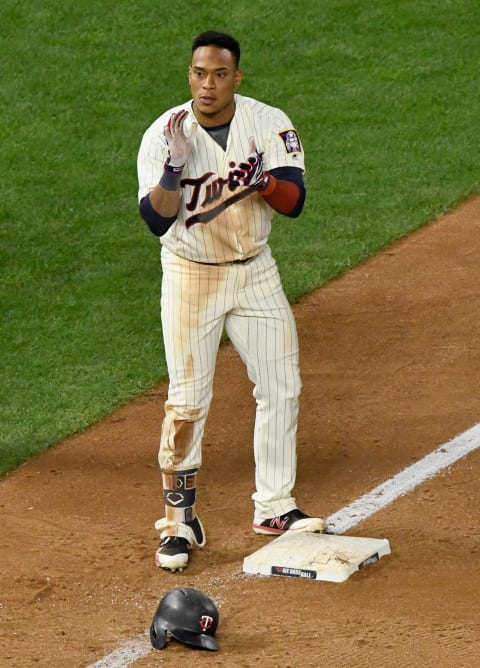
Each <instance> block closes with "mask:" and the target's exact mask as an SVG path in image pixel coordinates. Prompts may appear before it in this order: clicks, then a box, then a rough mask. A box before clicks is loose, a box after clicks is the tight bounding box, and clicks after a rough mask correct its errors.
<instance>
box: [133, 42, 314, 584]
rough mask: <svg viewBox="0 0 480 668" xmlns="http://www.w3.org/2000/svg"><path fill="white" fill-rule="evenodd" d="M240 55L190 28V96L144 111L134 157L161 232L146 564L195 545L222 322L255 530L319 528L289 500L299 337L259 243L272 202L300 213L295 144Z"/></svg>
mask: <svg viewBox="0 0 480 668" xmlns="http://www.w3.org/2000/svg"><path fill="white" fill-rule="evenodd" d="M239 63H240V47H239V44H238V42H237V41H236V40H235V39H234V38H233V37H231V36H230V35H227V34H225V33H219V32H205V33H202V34H200V35H198V37H197V38H196V39H195V40H194V42H193V45H192V61H191V65H190V67H189V72H188V77H189V84H190V89H191V94H192V99H190V100H188V101H187V102H184V103H183V104H180V105H178V106H176V107H173V108H172V109H170V110H169V111H166V112H165V113H164V114H162V115H161V116H160V117H159V118H158V119H157V120H156V121H154V122H153V124H152V125H151V126H150V127H149V128H148V129H147V130H146V132H145V134H144V136H143V138H142V142H141V145H140V149H139V153H138V164H137V167H138V180H139V190H138V201H139V208H140V213H141V216H142V217H143V219H144V220H145V222H146V224H147V225H148V227H149V229H150V230H151V231H152V232H153V233H154V234H155V235H157V236H158V237H159V238H160V242H161V262H162V271H163V278H162V290H161V314H162V329H163V337H164V344H165V354H166V360H167V367H168V374H169V390H168V399H167V401H166V403H165V417H164V420H163V424H162V431H161V437H160V448H159V455H158V460H159V465H160V469H161V473H162V482H163V501H164V506H165V515H164V517H162V519H160V520H158V521H157V522H156V523H155V527H156V529H157V530H158V531H159V532H160V545H159V548H158V549H157V551H156V555H155V562H156V564H157V565H158V566H160V567H162V568H164V569H167V570H171V571H176V570H183V569H184V568H185V567H186V566H187V563H188V557H189V552H190V550H191V548H192V547H194V546H200V547H201V546H203V545H205V532H204V529H203V526H202V524H201V522H200V519H199V517H198V515H197V513H196V509H195V501H196V489H197V483H196V478H197V472H198V470H199V468H200V466H201V463H202V452H201V441H202V436H203V431H204V426H205V420H206V418H207V413H208V410H209V406H210V402H211V399H212V385H213V375H214V370H215V360H216V355H217V351H218V347H219V343H220V338H221V334H222V331H223V329H225V331H226V332H227V334H228V336H229V338H230V340H231V341H232V343H233V345H234V346H235V348H236V349H237V351H238V353H239V354H240V356H241V358H242V360H243V362H244V363H245V365H246V368H247V372H248V377H249V378H250V380H251V381H252V383H253V384H254V397H255V399H256V406H257V408H256V420H255V429H254V457H255V486H256V490H255V492H254V494H253V495H252V499H253V501H254V519H253V530H254V531H255V532H256V533H259V534H267V535H278V534H282V533H284V532H286V531H308V532H321V531H323V530H324V529H325V523H324V521H323V520H322V519H320V518H317V517H309V516H308V515H306V514H305V513H303V512H301V511H300V510H299V509H298V508H297V504H296V501H295V498H294V497H293V496H292V490H293V487H294V483H295V476H296V431H297V418H298V403H299V393H300V385H301V383H300V375H299V367H298V340H297V333H296V327H295V322H294V319H293V315H292V311H291V308H290V305H289V303H288V301H287V298H286V296H285V294H284V291H283V288H282V285H281V280H280V277H279V273H278V269H277V266H276V263H275V261H274V259H273V257H272V254H271V252H270V248H269V246H268V237H269V233H270V230H271V223H272V216H273V214H274V212H275V211H276V212H279V213H281V214H284V215H286V216H289V217H292V218H295V217H297V216H298V215H299V214H300V213H301V211H302V208H303V204H304V200H305V187H304V182H303V171H304V155H303V149H302V144H301V142H300V139H299V137H298V134H297V132H296V131H295V129H294V127H293V125H292V123H291V121H290V120H289V118H288V117H287V116H286V115H285V114H284V113H283V112H282V111H281V110H279V109H276V108H273V107H270V106H268V105H266V104H263V103H262V102H259V101H257V100H254V99H252V98H248V97H244V96H242V95H239V94H238V93H237V92H236V90H237V89H238V87H239V85H240V83H241V81H242V71H241V70H240V66H239ZM219 484H221V481H219Z"/></svg>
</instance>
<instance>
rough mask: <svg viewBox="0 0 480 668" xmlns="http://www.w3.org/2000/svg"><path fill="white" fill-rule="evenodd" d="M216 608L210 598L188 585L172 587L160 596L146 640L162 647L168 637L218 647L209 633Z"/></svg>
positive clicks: (201, 646)
mask: <svg viewBox="0 0 480 668" xmlns="http://www.w3.org/2000/svg"><path fill="white" fill-rule="evenodd" d="M218 620H219V615H218V610H217V607H216V605H215V603H214V602H213V601H212V599H211V598H209V597H208V596H206V595H205V594H202V592H201V591H198V590H197V589H192V588H191V587H180V588H179V589H172V591H169V592H168V593H167V594H165V596H164V597H163V598H162V599H161V601H160V603H159V604H158V608H157V611H156V613H155V616H154V618H153V622H152V624H151V626H150V641H151V643H152V646H153V647H154V648H155V649H163V648H164V647H165V645H166V644H167V642H168V641H169V640H170V639H171V638H175V640H178V641H179V642H182V643H185V644H186V645H190V646H191V647H194V648H196V649H206V650H209V651H211V652H216V651H217V650H218V645H217V641H216V640H215V638H214V637H213V636H214V635H215V631H216V630H217V626H218Z"/></svg>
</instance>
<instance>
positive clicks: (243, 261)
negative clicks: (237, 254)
mask: <svg viewBox="0 0 480 668" xmlns="http://www.w3.org/2000/svg"><path fill="white" fill-rule="evenodd" d="M256 257H257V256H256V255H252V256H251V257H245V258H242V259H241V260H231V261H230V262H196V260H192V262H196V264H206V265H208V266H209V267H230V266H231V265H233V264H248V263H249V262H251V261H252V260H254V259H255V258H256Z"/></svg>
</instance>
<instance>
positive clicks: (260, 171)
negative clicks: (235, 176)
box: [238, 137, 270, 190]
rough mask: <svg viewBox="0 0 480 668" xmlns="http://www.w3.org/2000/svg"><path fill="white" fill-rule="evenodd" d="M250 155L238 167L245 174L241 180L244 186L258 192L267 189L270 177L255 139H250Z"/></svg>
mask: <svg viewBox="0 0 480 668" xmlns="http://www.w3.org/2000/svg"><path fill="white" fill-rule="evenodd" d="M249 149H250V155H249V156H248V158H247V159H246V160H245V162H241V163H240V164H239V165H238V167H239V169H240V170H241V171H242V172H243V174H242V175H241V176H240V178H239V180H240V182H241V183H242V185H245V186H253V187H254V188H255V189H256V190H263V189H264V188H266V187H267V185H268V181H269V179H270V175H269V174H268V173H267V172H266V171H265V168H264V165H263V160H262V154H261V153H259V152H258V150H257V145H256V143H255V140H254V139H253V137H250V146H249Z"/></svg>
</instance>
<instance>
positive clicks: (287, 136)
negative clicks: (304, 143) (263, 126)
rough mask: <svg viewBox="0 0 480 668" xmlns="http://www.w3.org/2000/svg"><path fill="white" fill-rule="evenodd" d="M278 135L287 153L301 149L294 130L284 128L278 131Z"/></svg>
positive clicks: (297, 151) (298, 151)
mask: <svg viewBox="0 0 480 668" xmlns="http://www.w3.org/2000/svg"><path fill="white" fill-rule="evenodd" d="M279 134H280V137H281V138H282V139H283V143H284V144H285V150H286V152H287V153H300V152H301V150H302V147H301V144H300V139H299V138H298V135H297V133H296V132H295V130H285V131H284V132H280V133H279Z"/></svg>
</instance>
